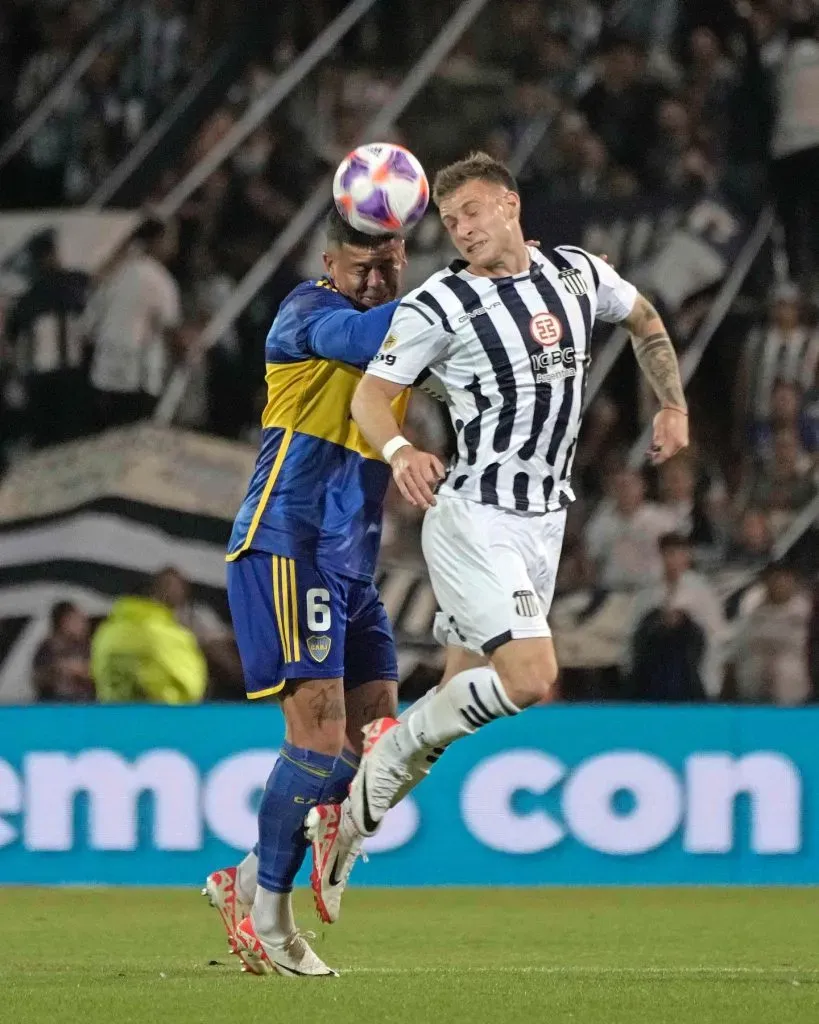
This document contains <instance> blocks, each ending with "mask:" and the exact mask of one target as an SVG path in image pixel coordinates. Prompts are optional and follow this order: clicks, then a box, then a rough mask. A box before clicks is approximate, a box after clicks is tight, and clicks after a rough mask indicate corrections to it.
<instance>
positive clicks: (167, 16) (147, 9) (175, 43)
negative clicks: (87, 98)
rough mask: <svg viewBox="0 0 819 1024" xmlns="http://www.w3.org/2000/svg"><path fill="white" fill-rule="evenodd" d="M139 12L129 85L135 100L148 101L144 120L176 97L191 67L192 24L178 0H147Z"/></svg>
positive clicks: (127, 74)
mask: <svg viewBox="0 0 819 1024" xmlns="http://www.w3.org/2000/svg"><path fill="white" fill-rule="evenodd" d="M135 13H136V18H137V25H136V33H137V38H136V43H135V45H134V46H133V48H132V59H131V61H130V63H129V65H128V67H127V69H126V74H125V88H126V91H127V92H128V94H129V95H130V96H131V98H132V99H133V100H134V101H137V102H139V103H140V105H143V104H144V114H142V115H141V116H140V122H144V121H147V120H152V119H153V116H154V115H155V112H156V111H157V110H158V109H159V108H160V107H161V106H163V105H165V104H167V103H169V102H170V101H171V100H172V99H173V98H174V93H175V90H176V89H177V88H178V86H179V82H180V80H181V79H182V77H183V73H184V72H185V71H186V70H187V69H186V66H185V60H186V57H187V49H186V41H187V32H188V27H187V21H186V18H185V16H184V15H183V13H182V12H181V11H180V9H179V3H178V2H177V0H145V2H144V3H143V4H142V5H141V6H140V7H139V8H138V9H137V10H136V12H135ZM137 134H138V133H137Z"/></svg>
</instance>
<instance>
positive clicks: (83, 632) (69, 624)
mask: <svg viewBox="0 0 819 1024" xmlns="http://www.w3.org/2000/svg"><path fill="white" fill-rule="evenodd" d="M50 618H51V631H50V632H49V635H48V636H47V637H46V639H45V640H43V642H42V643H41V644H40V646H39V647H38V648H37V653H36V654H35V655H34V661H33V663H32V674H33V680H34V692H35V694H36V697H37V700H39V701H59V702H60V703H66V704H76V703H80V702H83V701H92V700H94V683H93V681H92V679H91V672H90V658H91V643H90V635H91V631H90V626H89V622H88V616H87V615H86V614H85V612H83V611H82V609H80V608H78V607H77V605H75V604H72V603H71V602H70V601H60V602H59V603H58V604H55V605H54V607H53V608H52V609H51V616H50Z"/></svg>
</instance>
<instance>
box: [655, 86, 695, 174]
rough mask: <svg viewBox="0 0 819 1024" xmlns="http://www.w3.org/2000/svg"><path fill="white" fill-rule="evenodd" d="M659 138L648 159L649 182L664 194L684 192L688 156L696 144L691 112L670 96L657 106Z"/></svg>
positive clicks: (657, 132) (657, 131)
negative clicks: (686, 157)
mask: <svg viewBox="0 0 819 1024" xmlns="http://www.w3.org/2000/svg"><path fill="white" fill-rule="evenodd" d="M656 136H657V138H656V141H655V143H654V145H653V146H652V147H651V150H650V151H649V154H648V156H647V158H646V174H647V180H648V182H649V183H650V184H651V185H653V186H654V187H655V188H658V189H661V190H664V191H669V190H670V191H675V192H676V191H681V190H682V189H683V186H684V183H685V180H686V175H685V171H684V167H683V163H684V160H685V155H686V153H688V151H689V150H690V149H691V148H692V147H693V145H694V133H693V131H692V129H691V112H690V111H689V109H688V108H687V107H686V105H685V104H684V103H683V102H682V101H681V100H679V99H677V98H671V97H670V98H668V99H666V100H663V101H662V103H660V104H659V105H658V106H657V130H656Z"/></svg>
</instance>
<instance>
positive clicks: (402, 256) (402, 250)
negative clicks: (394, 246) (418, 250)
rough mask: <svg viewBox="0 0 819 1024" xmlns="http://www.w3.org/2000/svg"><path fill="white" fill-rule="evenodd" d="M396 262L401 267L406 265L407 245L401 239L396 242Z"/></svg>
mask: <svg viewBox="0 0 819 1024" xmlns="http://www.w3.org/2000/svg"><path fill="white" fill-rule="evenodd" d="M398 261H399V263H400V264H401V266H402V267H405V266H406V265H407V243H406V242H405V241H404V239H403V238H400V239H399V240H398Z"/></svg>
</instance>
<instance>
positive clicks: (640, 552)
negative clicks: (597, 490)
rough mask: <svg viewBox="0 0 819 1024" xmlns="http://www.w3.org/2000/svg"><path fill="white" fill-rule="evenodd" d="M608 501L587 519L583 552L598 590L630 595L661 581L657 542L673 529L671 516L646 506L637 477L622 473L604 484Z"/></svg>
mask: <svg viewBox="0 0 819 1024" xmlns="http://www.w3.org/2000/svg"><path fill="white" fill-rule="evenodd" d="M609 491H610V497H609V498H606V499H605V500H604V501H603V502H602V503H601V506H600V508H599V509H598V510H597V512H596V513H595V514H594V515H593V516H592V519H591V521H590V523H589V527H588V532H587V534H586V548H587V550H588V553H589V555H590V557H591V558H592V559H593V560H594V562H595V563H596V565H597V570H598V577H599V581H600V583H601V584H602V586H604V587H606V588H608V589H611V590H633V589H636V588H638V587H644V586H645V585H646V584H647V583H652V582H659V580H660V579H661V578H662V560H661V558H660V552H659V548H658V542H659V539H660V537H661V536H662V535H663V534H664V533H671V532H672V531H673V530H674V527H675V525H676V518H675V516H674V514H673V512H670V511H669V510H668V509H665V508H662V507H661V506H659V505H655V504H652V503H650V502H646V500H645V482H644V480H643V478H642V476H641V475H640V473H638V472H636V471H634V470H630V469H622V470H620V471H618V472H616V473H615V474H614V475H613V477H612V478H611V479H610V482H609Z"/></svg>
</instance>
